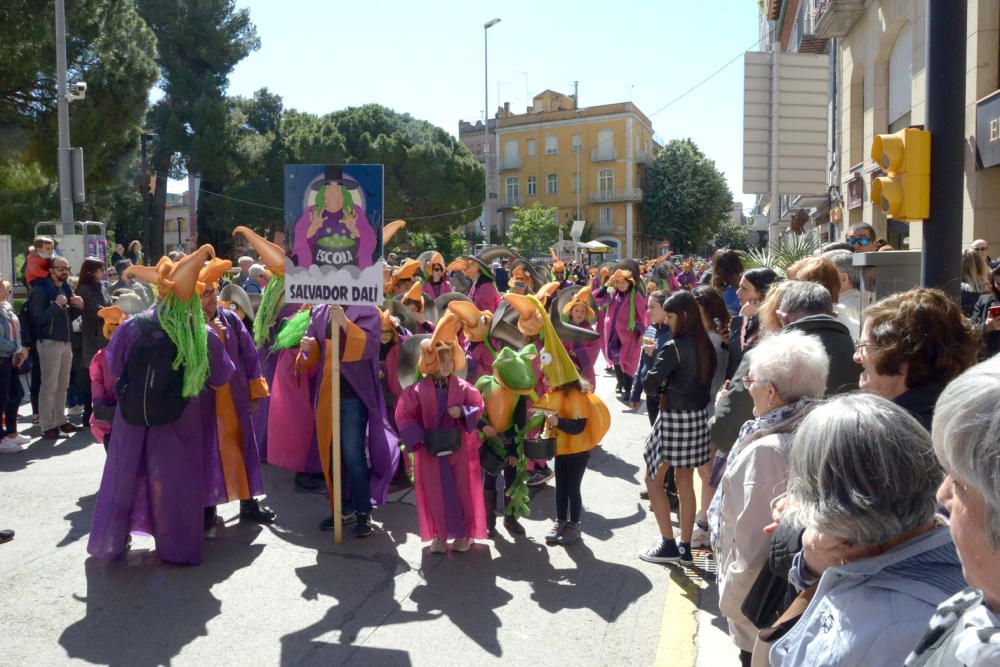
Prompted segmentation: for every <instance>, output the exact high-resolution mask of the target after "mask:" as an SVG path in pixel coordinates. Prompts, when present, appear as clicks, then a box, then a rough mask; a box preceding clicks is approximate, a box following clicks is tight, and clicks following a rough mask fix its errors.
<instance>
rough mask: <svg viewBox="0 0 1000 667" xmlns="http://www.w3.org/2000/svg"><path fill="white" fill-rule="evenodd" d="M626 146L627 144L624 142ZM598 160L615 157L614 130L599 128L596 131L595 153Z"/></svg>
mask: <svg viewBox="0 0 1000 667" xmlns="http://www.w3.org/2000/svg"><path fill="white" fill-rule="evenodd" d="M625 145H626V146H628V144H625ZM595 155H596V157H597V159H598V160H614V159H615V157H616V156H615V132H614V130H601V131H600V132H598V133H597V151H596V153H595Z"/></svg>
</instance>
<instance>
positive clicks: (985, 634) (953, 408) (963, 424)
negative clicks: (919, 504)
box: [906, 357, 1000, 667]
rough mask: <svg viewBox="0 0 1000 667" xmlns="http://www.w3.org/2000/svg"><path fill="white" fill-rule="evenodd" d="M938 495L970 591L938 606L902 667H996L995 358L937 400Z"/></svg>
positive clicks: (999, 385)
mask: <svg viewBox="0 0 1000 667" xmlns="http://www.w3.org/2000/svg"><path fill="white" fill-rule="evenodd" d="M931 437H932V439H933V441H934V453H935V454H937V457H938V460H939V461H940V462H941V465H942V466H944V470H945V472H946V473H947V476H946V477H945V478H944V482H942V483H941V486H940V488H939V489H938V492H937V499H938V501H939V502H940V503H941V504H942V505H944V506H945V507H946V508H947V509H948V513H949V515H950V523H951V535H952V538H954V540H955V547H956V548H957V549H958V557H959V558H960V559H961V561H962V571H963V572H964V573H965V579H966V580H967V581H968V582H969V584H970V587H969V588H966V589H965V590H963V591H962V592H961V593H959V594H957V595H955V596H954V597H952V598H950V599H948V600H946V601H945V602H944V603H943V604H942V605H941V606H939V607H938V609H937V612H936V613H935V614H934V617H933V618H932V619H931V622H930V627H929V628H928V629H927V632H926V634H925V635H924V637H923V638H922V639H921V640H920V641H919V642H918V643H917V647H916V648H915V649H914V651H913V653H912V654H911V655H910V657H909V658H908V659H907V661H906V665H907V667H930V666H935V667H937V666H951V665H955V666H958V665H967V666H970V667H971V666H975V667H985V666H986V665H1000V577H998V576H997V575H998V573H1000V484H998V480H1000V359H998V358H996V357H994V358H993V359H991V360H989V361H987V362H984V363H982V364H979V365H978V366H973V367H972V368H970V369H969V370H967V371H966V372H965V373H963V374H962V375H960V376H959V377H958V378H957V379H956V380H954V381H953V382H952V383H951V384H949V385H948V387H947V388H946V389H945V390H944V392H943V393H942V394H941V397H940V398H939V399H938V402H937V408H936V410H935V417H934V430H933V431H932V435H931Z"/></svg>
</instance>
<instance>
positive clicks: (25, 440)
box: [5, 433, 31, 445]
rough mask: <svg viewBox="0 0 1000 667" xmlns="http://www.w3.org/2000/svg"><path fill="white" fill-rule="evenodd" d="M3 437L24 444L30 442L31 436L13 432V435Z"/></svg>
mask: <svg viewBox="0 0 1000 667" xmlns="http://www.w3.org/2000/svg"><path fill="white" fill-rule="evenodd" d="M5 439H6V440H12V441H14V442H16V443H17V444H19V445H26V444H28V443H29V442H31V438H30V437H28V436H26V435H24V434H23V433H15V434H13V435H8V436H7V437H6V438H5Z"/></svg>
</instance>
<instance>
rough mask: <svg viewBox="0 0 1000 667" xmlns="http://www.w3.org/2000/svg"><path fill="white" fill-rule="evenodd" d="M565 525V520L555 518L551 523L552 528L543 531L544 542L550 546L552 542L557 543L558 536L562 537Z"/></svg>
mask: <svg viewBox="0 0 1000 667" xmlns="http://www.w3.org/2000/svg"><path fill="white" fill-rule="evenodd" d="M565 527H566V522H565V521H560V520H558V519H556V521H555V522H554V523H553V524H552V528H550V529H549V532H547V533H545V543H546V544H548V545H549V546H552V545H553V544H558V543H559V538H560V537H562V534H563V529H564V528H565Z"/></svg>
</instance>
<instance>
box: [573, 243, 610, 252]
mask: <svg viewBox="0 0 1000 667" xmlns="http://www.w3.org/2000/svg"><path fill="white" fill-rule="evenodd" d="M576 245H577V247H578V248H583V249H584V250H586V251H587V252H593V253H599V252H611V248H609V247H608V246H606V245H604V244H603V243H601V242H600V241H587V242H586V243H577V244H576Z"/></svg>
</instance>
